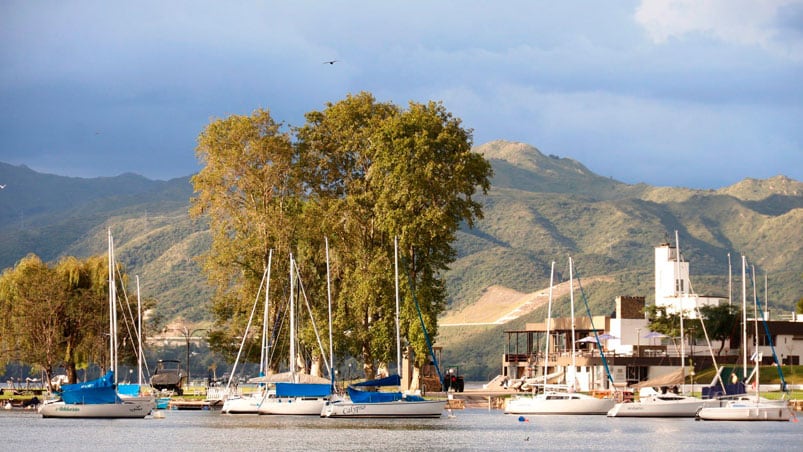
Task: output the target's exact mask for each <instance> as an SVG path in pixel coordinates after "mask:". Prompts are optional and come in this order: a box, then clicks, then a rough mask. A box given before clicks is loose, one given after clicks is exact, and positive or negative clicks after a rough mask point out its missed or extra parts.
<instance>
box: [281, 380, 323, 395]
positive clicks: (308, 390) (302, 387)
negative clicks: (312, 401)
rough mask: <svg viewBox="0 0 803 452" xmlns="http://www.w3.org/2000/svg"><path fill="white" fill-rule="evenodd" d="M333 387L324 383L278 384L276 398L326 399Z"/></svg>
mask: <svg viewBox="0 0 803 452" xmlns="http://www.w3.org/2000/svg"><path fill="white" fill-rule="evenodd" d="M331 393H332V386H331V385H329V384H324V383H276V397H326V396H328V395H330V394H331Z"/></svg>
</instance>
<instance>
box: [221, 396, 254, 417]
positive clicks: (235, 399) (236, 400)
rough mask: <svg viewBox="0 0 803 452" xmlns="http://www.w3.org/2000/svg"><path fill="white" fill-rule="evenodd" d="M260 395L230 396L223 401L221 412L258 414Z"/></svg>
mask: <svg viewBox="0 0 803 452" xmlns="http://www.w3.org/2000/svg"><path fill="white" fill-rule="evenodd" d="M261 404H262V396H232V397H229V398H227V399H226V401H225V402H223V407H222V408H221V409H220V412H221V413H222V414H259V406H260V405H261Z"/></svg>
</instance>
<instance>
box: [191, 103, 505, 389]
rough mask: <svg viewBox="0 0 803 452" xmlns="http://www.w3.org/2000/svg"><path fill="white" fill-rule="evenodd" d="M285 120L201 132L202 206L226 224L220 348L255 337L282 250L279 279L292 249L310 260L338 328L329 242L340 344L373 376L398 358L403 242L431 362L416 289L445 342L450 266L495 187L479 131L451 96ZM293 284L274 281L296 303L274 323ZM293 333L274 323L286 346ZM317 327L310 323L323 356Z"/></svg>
mask: <svg viewBox="0 0 803 452" xmlns="http://www.w3.org/2000/svg"><path fill="white" fill-rule="evenodd" d="M282 128H283V125H282V124H279V123H277V122H275V121H274V120H273V119H272V118H271V116H270V113H269V112H268V111H266V110H257V111H255V112H254V113H253V114H252V115H251V116H247V117H246V116H230V117H228V118H225V119H221V120H216V121H214V122H212V123H211V124H209V125H208V126H207V127H206V128H205V129H204V131H203V132H202V133H201V135H200V137H199V140H198V148H197V154H198V157H199V159H200V160H201V161H202V163H203V164H204V167H203V169H202V170H201V171H200V172H199V173H198V175H196V176H195V177H194V178H193V184H194V187H195V190H196V194H197V195H196V197H195V198H194V199H193V202H192V207H191V212H192V213H193V214H194V215H207V216H208V217H209V221H210V224H211V228H212V231H213V244H212V248H211V249H210V251H209V253H208V254H207V255H206V256H205V261H204V262H205V267H204V268H205V270H206V272H207V274H208V276H209V278H210V281H211V282H212V283H213V284H214V285H215V287H216V288H217V292H216V294H215V299H214V300H213V306H214V314H215V319H216V330H215V332H214V333H213V334H212V335H210V340H211V341H212V345H213V346H215V347H216V348H217V349H218V350H220V351H225V350H226V349H227V347H228V349H229V350H230V349H231V347H230V346H227V345H226V344H232V343H235V342H237V341H232V338H233V337H235V336H238V335H240V336H241V335H242V334H243V331H244V330H245V321H246V320H247V317H248V315H249V314H250V311H251V310H252V308H253V306H252V305H253V300H254V294H256V293H257V288H258V285H259V281H260V279H261V276H262V273H263V271H264V269H265V268H266V266H267V256H268V252H269V250H270V249H273V250H275V251H276V254H274V260H273V262H274V269H273V271H272V274H273V275H277V274H279V275H287V272H286V271H285V270H286V268H287V262H288V261H289V259H287V257H288V256H289V254H290V253H293V255H294V256H296V260H297V262H298V263H299V269H300V273H301V279H302V281H303V282H304V283H305V284H306V288H307V292H306V294H307V295H308V296H309V300H310V305H311V308H312V309H311V310H312V317H314V318H315V320H316V322H317V323H318V325H325V324H326V321H327V309H326V308H327V304H326V303H327V291H326V289H327V285H326V261H325V259H326V257H325V252H324V247H323V244H324V239H325V238H327V239H328V240H329V243H330V245H331V254H330V256H331V262H330V264H331V275H332V278H331V287H332V299H333V303H334V308H333V310H334V318H333V319H332V320H333V322H334V325H335V326H334V328H333V330H334V335H335V348H336V350H337V351H338V354H339V355H341V356H344V355H348V356H354V357H359V358H361V359H362V361H363V363H364V366H365V367H364V370H365V373H366V376H367V377H371V376H373V374H374V372H375V370H376V366H377V365H378V364H383V363H386V362H389V361H391V360H393V359H395V306H394V304H395V281H394V269H393V266H394V245H393V243H394V237H398V239H399V254H400V256H401V259H400V265H401V266H402V268H401V269H400V290H399V291H400V296H401V298H402V302H401V305H402V309H401V315H400V317H401V325H402V326H401V330H402V336H404V337H405V338H406V340H407V342H408V343H409V344H410V345H411V346H412V347H413V348H414V350H415V352H416V356H417V357H418V360H419V364H420V363H421V362H423V360H424V359H425V358H424V357H425V356H426V343H425V340H424V336H423V332H422V329H421V327H420V325H419V321H418V314H417V312H416V310H415V307H414V304H413V298H412V295H413V290H414V291H415V295H416V297H417V299H418V300H419V301H420V307H421V311H422V312H421V316H422V318H423V319H424V323H425V325H426V328H427V331H428V333H429V334H430V335H431V336H433V337H434V336H435V335H436V334H437V320H436V319H437V317H438V314H440V313H441V312H442V310H443V309H444V303H445V299H446V291H445V287H444V282H443V279H442V272H443V271H444V270H446V269H447V268H448V265H449V264H450V263H451V262H452V261H453V260H454V259H455V251H454V248H453V242H454V240H455V234H456V231H457V230H458V228H459V227H460V226H461V224H466V225H468V226H473V224H474V222H475V221H476V220H477V219H479V218H482V206H481V204H480V203H479V202H478V201H477V200H476V199H475V197H474V195H475V193H476V191H477V190H478V189H479V190H481V191H482V192H483V193H485V192H487V190H488V189H489V187H490V176H491V166H490V164H489V163H488V162H487V161H486V160H485V159H484V158H483V157H482V156H481V155H479V154H477V153H474V152H472V151H471V132H470V131H469V130H466V129H464V128H462V126H461V121H460V120H459V119H457V118H454V117H453V116H452V115H451V114H450V113H449V112H448V111H446V109H445V108H444V107H443V105H442V104H440V103H437V102H429V103H426V104H419V103H414V102H411V103H410V104H409V105H408V108H406V109H402V108H400V107H398V106H395V105H393V104H391V103H383V102H377V101H376V99H374V97H373V96H372V95H371V94H369V93H360V94H358V95H350V96H347V97H346V98H345V99H344V100H342V101H340V102H337V103H329V104H327V105H326V108H325V109H323V110H322V111H312V112H309V113H307V114H306V123H305V124H304V125H303V126H301V127H298V128H293V129H291V131H282ZM282 256H284V258H283V257H282ZM277 264H278V265H277ZM276 270H278V272H277V271H276ZM408 281H409V282H408ZM288 284H289V278H286V277H282V278H276V279H274V280H273V281H271V297H274V294H278V295H281V296H283V297H284V301H278V302H277V304H276V306H275V307H274V309H272V312H271V320H270V323H271V325H274V326H278V325H282V322H281V320H280V318H281V317H280V316H281V307H280V306H281V305H282V303H285V304H286V294H287V286H288ZM281 296H280V297H274V298H275V299H281ZM280 333H281V329H280V328H278V327H274V328H273V333H272V336H273V337H274V339H275V341H276V344H280V343H281V342H280V339H281V337H283V334H280ZM311 334H312V331H311V330H310V329H309V328H304V327H302V331H300V337H301V340H302V342H303V343H305V344H307V345H308V346H307V347H304V348H303V349H304V350H305V351H306V353H309V354H310V355H312V354H314V352H312V349H313V348H315V347H313V346H312V345H313V344H315V341H314V340H313V338H312V337H311ZM256 340H257V338H256V336H255V337H254V338H253V341H254V343H256ZM281 349H282V347H280V346H276V347H274V350H281Z"/></svg>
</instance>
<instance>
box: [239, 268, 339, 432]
mask: <svg viewBox="0 0 803 452" xmlns="http://www.w3.org/2000/svg"><path fill="white" fill-rule="evenodd" d="M296 279H297V275H296V267H295V260H294V259H293V255H292V254H291V255H290V353H289V358H290V371H289V372H286V373H284V374H278V375H268V376H266V377H263V378H260V379H253V380H251V381H258V382H260V383H274V384H275V389H274V390H273V391H267V392H266V393H265V394H264V396H263V398H262V402H261V403H260V404H259V409H258V411H259V414H278V415H307V416H319V415H320V414H321V410H322V409H323V407H324V404H325V403H326V402H327V401H328V400H329V397H330V396H331V394H332V385H331V381H330V380H329V379H323V378H320V377H316V376H313V375H306V374H300V373H298V372H296V368H297V365H296V331H295V329H296V319H295V293H294V289H295V281H296ZM316 334H317V331H316ZM326 367H327V370H329V366H328V365H327V366H326Z"/></svg>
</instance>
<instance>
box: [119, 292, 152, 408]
mask: <svg viewBox="0 0 803 452" xmlns="http://www.w3.org/2000/svg"><path fill="white" fill-rule="evenodd" d="M136 281H137V330H136V331H137V382H136V383H129V384H118V385H117V393H118V394H119V395H120V398H121V399H123V400H125V401H130V402H142V403H144V404H145V405H146V406H147V407H149V409H150V410H154V409H156V408H158V406H157V400H156V395H155V394H154V389H153V387H152V386H151V385H149V384H145V383H143V382H142V380H143V372H142V360H143V357H144V354H143V353H144V352H143V349H142V302H141V300H140V297H139V276H137V277H136ZM126 300H127V299H126ZM130 311H131V310H130V308H129V313H130Z"/></svg>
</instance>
